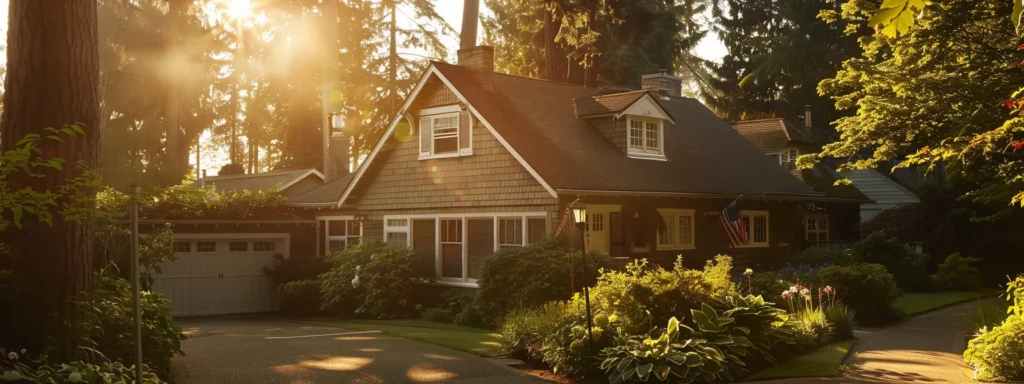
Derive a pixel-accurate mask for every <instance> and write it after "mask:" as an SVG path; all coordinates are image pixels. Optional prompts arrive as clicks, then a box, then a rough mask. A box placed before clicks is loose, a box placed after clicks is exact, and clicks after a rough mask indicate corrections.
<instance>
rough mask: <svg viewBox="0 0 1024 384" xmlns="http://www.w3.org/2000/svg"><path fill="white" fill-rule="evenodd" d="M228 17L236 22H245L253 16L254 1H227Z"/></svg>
mask: <svg viewBox="0 0 1024 384" xmlns="http://www.w3.org/2000/svg"><path fill="white" fill-rule="evenodd" d="M226 2H227V6H228V15H230V16H231V18H233V19H235V20H244V19H246V18H248V17H249V16H250V15H252V0H226Z"/></svg>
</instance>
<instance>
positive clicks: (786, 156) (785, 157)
mask: <svg viewBox="0 0 1024 384" xmlns="http://www.w3.org/2000/svg"><path fill="white" fill-rule="evenodd" d="M768 157H771V158H773V159H775V160H776V161H778V162H779V164H788V163H794V162H796V158H797V157H800V150H798V149H795V148H790V149H783V150H782V151H781V152H774V153H769V154H768Z"/></svg>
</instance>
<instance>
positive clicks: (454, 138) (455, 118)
mask: <svg viewBox="0 0 1024 384" xmlns="http://www.w3.org/2000/svg"><path fill="white" fill-rule="evenodd" d="M431 120H432V123H431V124H432V126H433V149H434V152H433V154H435V155H441V154H447V153H457V152H459V114H458V113H453V114H448V115H441V116H435V117H432V118H431Z"/></svg>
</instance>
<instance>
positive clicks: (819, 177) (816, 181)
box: [789, 163, 871, 202]
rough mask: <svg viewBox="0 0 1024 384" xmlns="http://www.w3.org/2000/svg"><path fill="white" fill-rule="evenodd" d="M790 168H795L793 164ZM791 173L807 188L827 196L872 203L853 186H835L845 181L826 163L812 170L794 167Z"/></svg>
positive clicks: (816, 165)
mask: <svg viewBox="0 0 1024 384" xmlns="http://www.w3.org/2000/svg"><path fill="white" fill-rule="evenodd" d="M789 166H791V167H793V164H789ZM791 172H792V173H793V175H794V176H796V177H797V178H798V179H800V180H803V181H804V183H805V184H807V186H809V187H811V188H814V190H816V191H818V192H821V193H824V194H825V196H828V197H832V198H836V199H847V200H858V201H863V202H869V201H871V199H869V198H868V197H867V196H865V195H864V194H863V193H861V191H860V190H859V189H857V188H856V187H854V186H853V185H851V184H841V185H835V183H836V180H840V179H843V177H842V176H839V173H837V172H836V171H835V169H834V168H832V167H831V166H829V165H826V164H824V163H818V164H815V166H814V168H811V169H798V168H796V167H793V168H792V169H791Z"/></svg>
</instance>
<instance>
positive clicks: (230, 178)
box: [206, 168, 315, 181]
mask: <svg viewBox="0 0 1024 384" xmlns="http://www.w3.org/2000/svg"><path fill="white" fill-rule="evenodd" d="M313 169H315V168H303V169H292V170H284V171H273V172H263V173H246V174H241V175H223V176H222V175H216V176H207V177H206V179H207V180H210V179H216V180H232V179H244V178H247V177H251V178H255V177H268V176H279V175H285V174H289V173H299V172H303V173H304V172H309V171H311V170H313ZM216 180H215V181H216Z"/></svg>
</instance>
